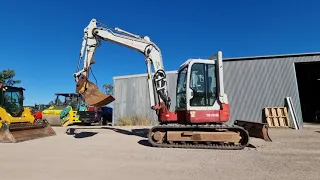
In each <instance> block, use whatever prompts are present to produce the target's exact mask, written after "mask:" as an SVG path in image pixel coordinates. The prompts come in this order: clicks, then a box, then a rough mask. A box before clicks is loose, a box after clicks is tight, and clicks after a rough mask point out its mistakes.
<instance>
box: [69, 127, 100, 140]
mask: <svg viewBox="0 0 320 180" xmlns="http://www.w3.org/2000/svg"><path fill="white" fill-rule="evenodd" d="M76 129H78V128H68V129H67V131H66V134H68V135H73V137H74V138H77V139H81V138H87V137H92V136H94V135H96V134H98V133H97V132H80V133H76Z"/></svg>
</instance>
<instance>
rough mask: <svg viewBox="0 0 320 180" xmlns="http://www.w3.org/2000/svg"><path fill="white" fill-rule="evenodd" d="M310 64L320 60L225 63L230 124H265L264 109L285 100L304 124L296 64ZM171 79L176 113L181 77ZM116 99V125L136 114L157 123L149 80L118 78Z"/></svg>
mask: <svg viewBox="0 0 320 180" xmlns="http://www.w3.org/2000/svg"><path fill="white" fill-rule="evenodd" d="M309 61H320V56H316V55H315V56H298V57H278V58H264V59H256V60H252V59H251V60H246V59H241V60H226V61H224V78H225V79H224V83H225V91H226V93H227V94H228V99H229V102H230V105H231V121H230V123H232V122H233V121H234V120H235V119H239V120H249V121H254V122H262V112H263V108H264V107H273V106H284V103H285V98H286V97H291V98H292V101H293V104H294V108H295V109H296V113H297V117H298V120H299V122H300V124H302V113H301V107H300V102H299V94H298V89H297V83H296V76H295V68H294V62H309ZM167 76H168V85H169V93H170V95H171V98H172V106H171V107H172V109H171V110H174V107H175V105H176V99H175V86H176V78H177V74H176V73H174V72H170V73H168V74H167ZM114 96H115V98H116V100H115V103H114V122H118V121H119V117H121V116H123V115H133V114H146V115H148V116H150V117H152V118H153V120H154V121H156V116H155V112H154V111H153V110H151V109H150V101H149V96H148V86H147V81H146V76H137V77H115V79H114Z"/></svg>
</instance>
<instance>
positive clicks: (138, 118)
mask: <svg viewBox="0 0 320 180" xmlns="http://www.w3.org/2000/svg"><path fill="white" fill-rule="evenodd" d="M151 124H152V120H151V118H150V117H148V116H147V115H145V116H143V115H133V116H122V117H120V118H119V122H118V123H116V126H149V125H151Z"/></svg>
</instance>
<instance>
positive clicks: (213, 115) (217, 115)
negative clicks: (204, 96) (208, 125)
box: [206, 114, 219, 117]
mask: <svg viewBox="0 0 320 180" xmlns="http://www.w3.org/2000/svg"><path fill="white" fill-rule="evenodd" d="M206 116H207V117H219V114H206Z"/></svg>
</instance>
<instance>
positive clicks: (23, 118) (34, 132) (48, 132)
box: [0, 84, 56, 143]
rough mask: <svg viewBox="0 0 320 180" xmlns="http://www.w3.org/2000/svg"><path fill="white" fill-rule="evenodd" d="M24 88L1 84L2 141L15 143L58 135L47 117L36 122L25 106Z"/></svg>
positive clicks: (0, 116)
mask: <svg viewBox="0 0 320 180" xmlns="http://www.w3.org/2000/svg"><path fill="white" fill-rule="evenodd" d="M23 90H24V89H23V88H20V87H13V86H2V84H0V142H3V143H7V142H9V143H15V142H21V141H27V140H32V139H38V138H42V137H47V136H53V135H56V133H55V131H54V130H53V129H52V128H51V127H50V125H49V124H48V122H47V121H46V120H45V119H42V121H37V122H35V118H34V116H33V115H32V113H31V110H30V109H29V108H24V107H23V99H24V97H23Z"/></svg>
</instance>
